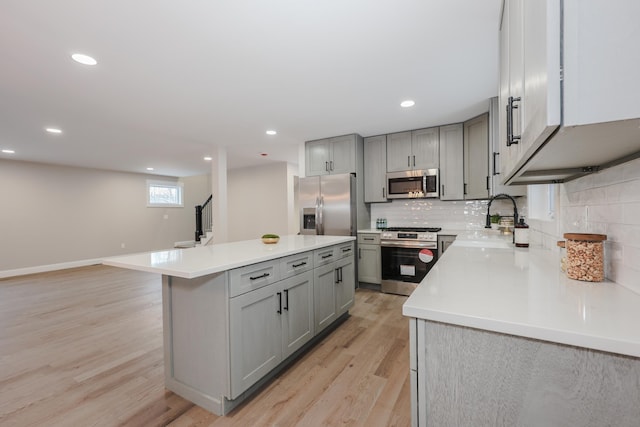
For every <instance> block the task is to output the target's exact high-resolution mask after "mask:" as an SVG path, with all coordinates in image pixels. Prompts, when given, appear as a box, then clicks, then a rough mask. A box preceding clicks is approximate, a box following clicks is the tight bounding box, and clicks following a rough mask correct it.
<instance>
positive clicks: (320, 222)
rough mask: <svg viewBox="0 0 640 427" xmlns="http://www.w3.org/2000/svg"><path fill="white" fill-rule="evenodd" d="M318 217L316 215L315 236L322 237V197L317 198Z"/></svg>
mask: <svg viewBox="0 0 640 427" xmlns="http://www.w3.org/2000/svg"><path fill="white" fill-rule="evenodd" d="M317 206H318V215H317V224H318V226H317V228H316V230H317V234H319V235H322V234H324V215H323V212H324V197H322V196H320V198H319V202H318V205H317Z"/></svg>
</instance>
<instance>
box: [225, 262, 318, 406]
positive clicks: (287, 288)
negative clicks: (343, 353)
mask: <svg viewBox="0 0 640 427" xmlns="http://www.w3.org/2000/svg"><path fill="white" fill-rule="evenodd" d="M229 316H230V326H231V331H230V334H229V342H230V364H231V397H232V398H236V397H238V396H239V395H240V394H241V393H242V392H244V391H245V390H247V389H248V388H249V387H251V386H252V385H253V384H255V383H256V382H257V381H259V380H260V379H261V378H262V377H264V376H265V375H266V374H267V373H269V372H270V371H271V370H272V369H274V368H275V367H277V366H278V365H279V364H280V362H282V361H283V360H284V359H286V358H287V357H289V356H290V355H291V354H293V353H294V352H295V351H296V350H298V349H299V348H301V347H302V346H303V345H304V344H305V343H307V342H308V341H310V340H311V338H313V335H314V323H313V273H312V272H311V271H310V270H308V271H306V272H303V273H300V274H297V275H294V276H292V277H289V278H288V279H285V280H281V281H279V282H276V283H273V284H271V285H267V286H263V287H261V288H259V289H256V290H254V291H250V292H246V293H244V294H241V295H239V296H236V297H234V298H231V299H230V301H229Z"/></svg>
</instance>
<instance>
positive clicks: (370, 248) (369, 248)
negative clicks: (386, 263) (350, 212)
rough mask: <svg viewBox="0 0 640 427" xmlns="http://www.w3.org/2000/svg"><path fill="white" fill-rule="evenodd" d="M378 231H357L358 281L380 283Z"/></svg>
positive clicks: (380, 268) (380, 267)
mask: <svg viewBox="0 0 640 427" xmlns="http://www.w3.org/2000/svg"><path fill="white" fill-rule="evenodd" d="M381 257H382V255H381V253H380V233H358V282H363V283H373V284H376V285H379V284H380V283H382V266H381Z"/></svg>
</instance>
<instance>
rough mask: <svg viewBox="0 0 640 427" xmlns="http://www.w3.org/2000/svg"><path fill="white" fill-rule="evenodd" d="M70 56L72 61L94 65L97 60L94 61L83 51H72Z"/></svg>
mask: <svg viewBox="0 0 640 427" xmlns="http://www.w3.org/2000/svg"><path fill="white" fill-rule="evenodd" d="M71 58H72V59H73V60H74V61H76V62H79V63H81V64H84V65H96V64H97V63H98V61H96V60H95V59H94V58H92V57H90V56H89V55H85V54H83V53H74V54H73V55H71Z"/></svg>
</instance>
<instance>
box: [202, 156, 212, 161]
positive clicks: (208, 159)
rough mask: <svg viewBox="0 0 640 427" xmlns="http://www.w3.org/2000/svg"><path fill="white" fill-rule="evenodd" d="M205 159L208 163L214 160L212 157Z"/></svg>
mask: <svg viewBox="0 0 640 427" xmlns="http://www.w3.org/2000/svg"><path fill="white" fill-rule="evenodd" d="M204 159H205V160H206V161H207V162H210V161H211V160H213V158H212V157H211V156H205V157H204Z"/></svg>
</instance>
